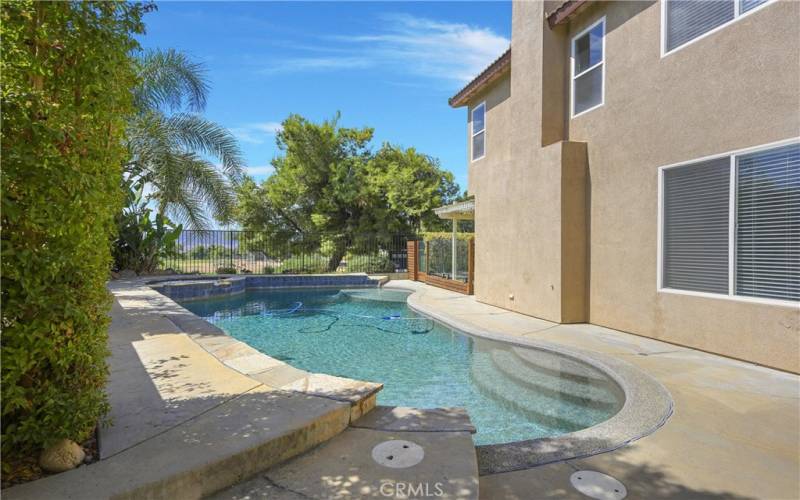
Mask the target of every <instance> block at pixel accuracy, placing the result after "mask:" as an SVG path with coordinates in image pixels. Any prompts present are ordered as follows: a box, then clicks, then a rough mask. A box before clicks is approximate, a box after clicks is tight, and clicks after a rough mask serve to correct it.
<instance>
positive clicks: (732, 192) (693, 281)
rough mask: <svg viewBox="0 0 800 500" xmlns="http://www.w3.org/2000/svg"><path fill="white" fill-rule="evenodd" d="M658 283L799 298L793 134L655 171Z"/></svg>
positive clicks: (797, 148) (799, 187)
mask: <svg viewBox="0 0 800 500" xmlns="http://www.w3.org/2000/svg"><path fill="white" fill-rule="evenodd" d="M658 226H659V227H658V237H659V242H658V245H659V248H658V289H659V291H662V292H676V293H687V294H692V295H704V296H712V297H723V298H735V299H739V300H751V301H757V302H768V303H780V304H784V303H785V304H790V305H792V306H793V307H797V305H798V302H800V139H797V138H795V139H791V140H788V141H781V142H779V143H773V144H768V145H765V146H759V147H756V148H749V149H745V150H740V151H733V152H729V153H725V154H722V155H717V156H713V157H707V158H702V159H699V160H694V161H691V162H686V163H680V164H676V165H669V166H665V167H661V168H660V169H659V219H658Z"/></svg>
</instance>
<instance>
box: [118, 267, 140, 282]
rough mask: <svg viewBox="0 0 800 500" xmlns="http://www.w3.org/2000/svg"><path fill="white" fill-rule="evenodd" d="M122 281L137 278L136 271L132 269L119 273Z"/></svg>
mask: <svg viewBox="0 0 800 500" xmlns="http://www.w3.org/2000/svg"><path fill="white" fill-rule="evenodd" d="M119 277H120V279H123V280H129V279H133V278H135V277H136V271H134V270H132V269H123V270H122V271H120V272H119Z"/></svg>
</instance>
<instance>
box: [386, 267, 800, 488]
mask: <svg viewBox="0 0 800 500" xmlns="http://www.w3.org/2000/svg"><path fill="white" fill-rule="evenodd" d="M387 286H388V287H403V288H410V289H414V290H415V291H416V293H415V294H413V295H412V296H411V297H410V298H409V304H410V305H411V306H412V307H413V308H415V309H417V310H419V311H421V312H424V313H427V314H433V315H435V316H436V317H437V318H438V319H439V320H442V321H444V322H446V323H449V324H451V325H453V326H458V327H461V328H464V329H466V330H474V331H477V330H480V331H482V332H485V333H490V334H494V336H496V337H506V338H509V339H515V340H523V341H524V340H526V339H527V340H537V341H547V342H549V343H554V344H560V345H564V346H569V347H578V348H581V349H584V350H589V351H596V352H600V353H604V354H607V355H610V356H613V357H615V358H618V359H621V360H624V361H627V362H628V363H631V364H633V365H635V366H636V367H638V368H640V369H641V370H643V371H644V372H646V373H648V374H649V375H651V376H652V377H654V378H656V379H657V380H659V381H660V382H661V383H662V384H664V386H666V388H667V389H668V390H669V391H670V393H671V394H672V397H673V399H674V401H675V410H674V414H673V415H672V417H671V418H670V419H669V420H668V421H667V423H666V424H665V425H664V426H663V427H662V428H660V429H659V430H657V431H656V432H655V433H653V434H652V435H650V436H647V437H645V438H642V439H640V440H638V441H636V442H634V443H631V444H630V445H628V446H625V447H623V448H620V449H618V450H616V451H613V452H610V453H603V454H600V455H596V456H593V457H590V458H586V459H579V460H569V461H566V462H561V463H556V464H551V465H545V466H541V467H537V468H533V469H528V470H522V471H515V472H508V473H503V474H494V475H485V476H481V478H480V494H481V497H482V498H492V499H494V498H508V499H529V498H531V497H532V492H536V494H535V495H534V496H535V497H536V498H575V499H579V498H586V497H584V496H583V495H581V494H580V493H578V492H577V491H576V490H575V489H573V488H572V487H571V485H570V483H569V477H570V475H571V474H572V473H573V472H575V471H576V470H581V469H590V470H595V471H599V472H604V473H606V474H609V475H612V476H614V477H616V478H617V479H619V480H620V481H622V482H623V483H624V484H625V485H626V487H627V489H628V496H629V497H630V498H648V499H678V498H680V499H684V498H763V499H795V498H800V377H798V376H797V375H793V374H788V373H784V372H780V371H777V370H772V369H768V368H763V367H760V366H756V365H753V364H750V363H744V362H740V361H736V360H732V359H727V358H723V357H720V356H715V355H712V354H707V353H703V352H700V351H696V350H693V349H687V348H683V347H679V346H675V345H672V344H667V343H663V342H659V341H656V340H652V339H648V338H644V337H639V336H635V335H631V334H627V333H624V332H620V331H616V330H611V329H608V328H603V327H600V326H595V325H586V324H581V325H557V324H555V323H551V322H548V321H544V320H540V319H536V318H531V317H528V316H524V315H521V314H517V313H513V312H510V311H506V310H503V309H500V308H496V307H492V306H488V305H485V304H481V303H478V302H477V301H476V300H475V298H474V297H471V296H464V295H459V294H455V293H452V292H448V291H446V290H440V289H436V288H432V287H429V286H426V285H421V284H419V283H414V282H397V281H393V282H391V283H390V284H389V285H387ZM798 314H800V312H798Z"/></svg>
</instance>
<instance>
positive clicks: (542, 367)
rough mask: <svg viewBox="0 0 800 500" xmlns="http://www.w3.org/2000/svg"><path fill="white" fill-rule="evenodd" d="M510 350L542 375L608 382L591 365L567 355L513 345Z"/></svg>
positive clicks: (581, 380) (578, 380)
mask: <svg viewBox="0 0 800 500" xmlns="http://www.w3.org/2000/svg"><path fill="white" fill-rule="evenodd" d="M510 352H511V353H512V354H514V355H515V356H516V357H517V358H518V359H519V360H520V361H523V362H524V363H526V364H527V365H528V367H529V368H530V369H531V370H535V371H537V372H539V373H541V374H542V375H547V376H551V377H558V378H562V379H569V380H573V381H575V382H579V383H587V382H598V383H604V382H607V378H606V377H605V375H603V374H602V373H600V372H599V371H598V370H596V369H594V368H592V367H591V366H588V365H586V364H585V363H581V362H580V361H577V360H574V359H570V358H568V357H566V356H554V355H553V354H552V353H548V352H545V351H541V350H538V349H533V348H525V347H512V348H511V349H510Z"/></svg>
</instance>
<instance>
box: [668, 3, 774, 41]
mask: <svg viewBox="0 0 800 500" xmlns="http://www.w3.org/2000/svg"><path fill="white" fill-rule="evenodd" d="M664 1H665V7H664V17H665V19H664V25H665V33H664V38H665V39H664V48H665V49H666V50H665V51H666V52H670V51H672V50H674V49H677V48H678V47H680V46H682V45H685V44H687V43H689V42H691V41H692V40H694V39H695V38H698V37H700V36H702V35H704V34H706V33H708V32H709V31H711V30H714V29H716V28H718V27H720V26H722V25H724V24H726V23H729V22H731V21H733V20H734V19H736V18H738V17H739V16H742V15H744V14H746V13H748V12H750V11H752V10H753V9H755V8H756V7H758V6H760V5H762V4H765V3H767V2H768V1H770V0H664Z"/></svg>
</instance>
